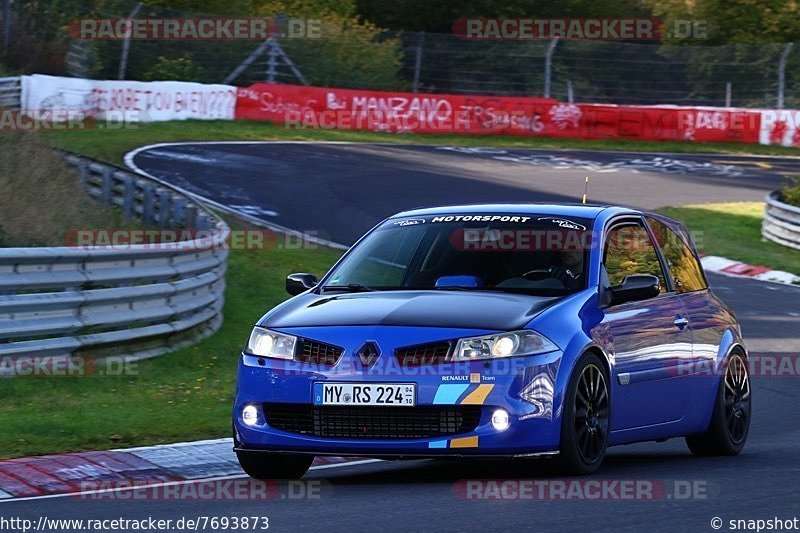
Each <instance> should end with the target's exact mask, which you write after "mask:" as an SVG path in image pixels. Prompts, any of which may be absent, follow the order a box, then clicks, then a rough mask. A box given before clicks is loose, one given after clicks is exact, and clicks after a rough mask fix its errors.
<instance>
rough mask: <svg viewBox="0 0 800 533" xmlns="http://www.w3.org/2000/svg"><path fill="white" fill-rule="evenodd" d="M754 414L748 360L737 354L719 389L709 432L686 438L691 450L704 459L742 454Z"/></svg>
mask: <svg viewBox="0 0 800 533" xmlns="http://www.w3.org/2000/svg"><path fill="white" fill-rule="evenodd" d="M751 412H752V405H751V399H750V375H749V373H748V371H747V360H746V359H745V357H744V355H743V354H742V353H739V352H734V353H732V354H731V356H730V357H729V358H728V361H727V365H726V368H725V374H724V375H723V378H722V379H721V380H720V382H719V386H718V387H717V398H716V400H715V402H714V411H713V413H712V415H711V424H710V425H709V427H708V431H706V432H705V433H702V434H700V435H690V436H688V437H686V444H687V446H689V450H691V452H692V454H694V455H696V456H700V457H709V456H720V455H737V454H739V452H741V451H742V449H743V448H744V444H745V442H746V441H747V435H748V433H749V432H750V417H751Z"/></svg>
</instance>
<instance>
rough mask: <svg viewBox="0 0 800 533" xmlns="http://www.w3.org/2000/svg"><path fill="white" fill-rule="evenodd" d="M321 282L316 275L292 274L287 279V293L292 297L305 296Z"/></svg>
mask: <svg viewBox="0 0 800 533" xmlns="http://www.w3.org/2000/svg"><path fill="white" fill-rule="evenodd" d="M317 283H319V281H318V280H317V276H315V275H314V274H290V275H289V276H287V277H286V292H288V293H289V294H291V295H292V296H297V295H298V294H303V293H304V292H306V291H307V290H309V289H313V288H314V287H316V286H317Z"/></svg>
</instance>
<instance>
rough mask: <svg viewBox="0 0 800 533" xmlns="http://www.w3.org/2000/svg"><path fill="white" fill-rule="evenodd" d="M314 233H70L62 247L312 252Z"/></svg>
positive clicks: (316, 244)
mask: <svg viewBox="0 0 800 533" xmlns="http://www.w3.org/2000/svg"><path fill="white" fill-rule="evenodd" d="M316 235H317V232H315V231H306V232H302V233H300V232H291V233H276V232H273V231H269V230H264V229H242V230H210V229H192V228H184V229H126V228H103V229H72V230H69V231H68V232H67V234H66V235H65V237H64V244H65V245H66V246H71V247H76V248H82V249H85V250H95V249H98V248H102V249H113V250H151V251H155V250H164V251H216V250H231V251H250V252H258V251H263V250H313V249H317V248H319V241H318V240H317V238H316Z"/></svg>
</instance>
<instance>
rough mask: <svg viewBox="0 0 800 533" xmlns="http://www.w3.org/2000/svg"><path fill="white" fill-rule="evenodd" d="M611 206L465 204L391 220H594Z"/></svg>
mask: <svg viewBox="0 0 800 533" xmlns="http://www.w3.org/2000/svg"><path fill="white" fill-rule="evenodd" d="M611 207H615V206H611V205H603V204H578V203H574V204H571V203H564V204H551V203H524V204H465V205H449V206H440V207H425V208H418V209H412V210H409V211H403V212H402V213H397V214H396V215H394V216H392V217H391V218H403V217H414V216H428V215H444V214H454V213H457V214H464V213H469V214H473V213H475V214H488V213H508V214H528V213H530V214H546V215H556V216H564V217H579V218H587V219H594V218H596V217H597V215H598V214H600V213H601V212H602V211H604V210H606V209H609V208H611ZM620 209H624V210H625V211H627V212H636V213H641V211H637V210H631V209H628V208H620Z"/></svg>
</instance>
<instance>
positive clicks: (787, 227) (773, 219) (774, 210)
mask: <svg viewBox="0 0 800 533" xmlns="http://www.w3.org/2000/svg"><path fill="white" fill-rule="evenodd" d="M761 235H763V236H764V238H765V239H768V240H770V241H772V242H776V243H778V244H782V245H784V246H789V247H790V248H797V249H798V250H800V207H795V206H793V205H789V204H785V203H783V202H781V201H780V193H779V192H778V191H774V192H771V193H769V194H768V195H767V206H766V208H765V212H764V222H763V224H762V226H761Z"/></svg>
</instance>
